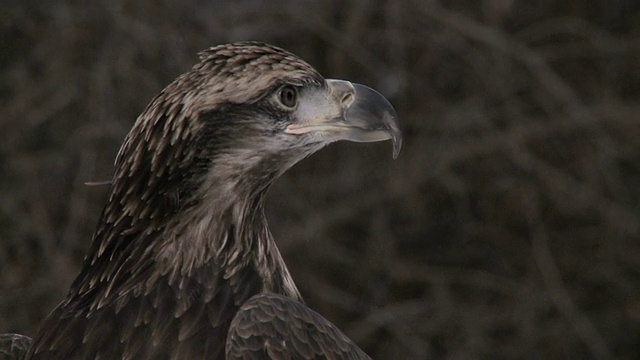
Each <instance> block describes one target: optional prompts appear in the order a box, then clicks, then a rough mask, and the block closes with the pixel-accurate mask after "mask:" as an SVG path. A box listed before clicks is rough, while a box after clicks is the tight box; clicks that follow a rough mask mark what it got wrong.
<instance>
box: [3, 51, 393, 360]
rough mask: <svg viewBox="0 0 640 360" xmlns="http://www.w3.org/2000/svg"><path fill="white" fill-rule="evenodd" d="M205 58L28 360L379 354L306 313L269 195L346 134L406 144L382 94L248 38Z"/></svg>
mask: <svg viewBox="0 0 640 360" xmlns="http://www.w3.org/2000/svg"><path fill="white" fill-rule="evenodd" d="M199 55H200V62H199V63H197V64H196V65H195V66H193V68H191V70H189V71H188V72H186V73H184V74H183V75H181V76H179V77H178V78H177V79H176V80H174V81H173V82H172V83H171V84H169V85H168V86H167V87H166V88H165V89H164V90H162V91H161V92H160V94H158V95H157V96H156V97H155V98H154V99H153V100H152V101H151V103H150V104H149V105H148V106H147V107H146V109H145V110H144V111H143V112H142V114H141V115H140V116H139V117H138V118H137V120H136V122H135V124H134V125H133V127H132V129H131V130H130V132H129V133H128V135H127V136H126V138H125V140H124V143H123V145H122V147H121V148H120V150H119V152H118V154H117V156H116V160H115V173H114V175H113V178H112V179H111V181H110V192H109V196H108V200H107V203H106V205H105V207H104V209H103V211H102V213H101V215H100V218H99V221H98V225H97V229H96V231H95V233H94V235H93V239H92V242H91V245H90V249H89V251H88V254H87V255H86V257H85V259H84V261H83V264H82V267H81V270H80V272H79V274H78V275H77V277H76V278H75V280H74V281H73V283H72V284H71V286H70V289H69V292H68V294H67V296H66V298H65V299H64V300H63V301H62V302H61V303H60V304H59V305H58V306H57V307H56V308H55V309H54V310H53V311H52V312H51V313H50V314H49V315H48V317H47V318H46V319H45V320H44V321H43V323H42V324H41V326H40V327H39V329H38V330H37V333H36V335H35V336H34V337H33V339H32V340H31V339H29V338H27V337H24V336H19V335H15V334H5V335H3V336H2V337H0V344H3V345H2V346H3V347H4V349H0V353H2V352H1V351H5V353H7V354H8V353H11V354H13V355H14V356H15V357H17V358H21V357H26V358H28V359H325V358H327V359H368V358H369V357H368V356H367V355H366V354H365V353H364V352H363V351H362V350H361V349H360V348H358V346H357V345H356V344H355V343H354V342H353V341H352V340H350V339H349V338H348V337H347V336H346V335H345V334H344V333H342V332H341V331H340V330H339V329H338V328H337V327H336V326H335V325H333V324H331V323H330V322H329V321H328V320H327V319H325V318H323V317H322V316H321V315H319V314H318V313H316V312H314V311H313V310H311V309H310V308H309V307H307V306H306V305H305V303H304V300H303V298H302V296H301V294H300V291H298V288H297V287H296V285H295V283H294V281H293V279H292V276H291V274H290V273H289V270H287V267H286V265H285V263H284V261H283V258H282V256H281V254H280V252H279V250H278V248H277V246H276V243H275V241H274V239H273V236H272V235H271V232H270V231H269V227H268V225H267V219H266V217H265V213H264V202H265V201H264V200H265V195H266V193H267V191H268V189H269V187H270V186H271V185H272V184H273V183H274V181H275V180H276V179H278V177H279V176H281V175H282V174H283V173H284V172H285V171H286V170H287V169H289V168H291V167H292V166H293V165H294V164H296V163H297V162H299V161H300V160H302V159H304V158H305V157H307V156H309V155H311V154H313V153H314V152H316V151H318V150H320V149H321V148H323V147H324V146H326V145H328V144H330V143H332V142H335V141H339V140H349V141H355V142H373V141H383V140H388V139H391V140H392V142H393V156H394V158H395V157H396V156H397V155H398V152H399V151H400V147H401V144H402V135H401V131H400V127H399V123H398V115H397V113H396V111H395V110H394V108H393V106H392V105H391V104H390V103H389V101H388V100H387V99H385V98H384V97H383V96H382V95H381V94H379V93H378V92H376V91H375V90H373V89H371V88H369V87H367V86H364V85H360V84H356V83H352V82H349V81H345V80H333V79H325V78H323V77H322V76H321V75H320V74H319V73H318V72H317V71H316V70H315V69H314V68H313V67H312V66H311V65H309V64H308V63H307V62H305V61H303V60H301V59H300V58H299V57H297V56H295V55H293V54H292V53H290V52H287V51H285V50H283V49H281V48H279V47H276V46H272V45H268V44H264V43H259V42H239V43H233V44H226V45H220V46H215V47H212V48H209V49H207V50H204V51H202V52H201V53H200V54H199Z"/></svg>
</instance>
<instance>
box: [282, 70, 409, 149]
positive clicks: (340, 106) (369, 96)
mask: <svg viewBox="0 0 640 360" xmlns="http://www.w3.org/2000/svg"><path fill="white" fill-rule="evenodd" d="M327 87H328V89H327V92H323V94H324V95H322V96H320V95H318V94H314V95H312V96H310V99H309V100H308V102H307V103H305V105H307V106H303V107H302V108H301V109H300V118H301V121H300V123H298V124H292V125H289V126H288V127H287V128H286V130H285V132H286V133H288V134H295V135H301V134H310V135H312V136H317V137H322V138H324V139H328V140H329V141H339V140H348V141H356V142H374V141H383V140H389V139H391V140H392V141H393V158H394V159H395V158H397V157H398V153H400V148H401V147H402V132H401V131H400V124H399V122H398V113H396V110H395V109H394V108H393V106H392V105H391V103H389V100H387V99H386V98H385V97H384V96H382V95H381V94H380V93H379V92H377V91H375V90H373V89H372V88H370V87H368V86H364V85H360V84H354V83H351V82H349V81H344V80H327Z"/></svg>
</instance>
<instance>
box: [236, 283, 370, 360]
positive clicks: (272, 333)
mask: <svg viewBox="0 0 640 360" xmlns="http://www.w3.org/2000/svg"><path fill="white" fill-rule="evenodd" d="M226 355H227V359H264V358H267V357H268V358H274V359H370V358H369V356H367V354H365V353H364V352H363V351H362V350H361V349H360V348H358V346H357V345H356V344H355V343H354V342H353V341H351V340H350V339H349V338H348V337H347V336H346V335H345V334H344V333H342V332H341V331H340V330H339V329H338V328H337V327H336V326H335V325H333V324H331V323H330V322H329V321H328V320H327V319H325V318H323V317H322V316H321V315H320V314H318V313H317V312H315V311H313V310H311V309H310V308H308V307H307V306H306V305H304V304H303V303H301V302H299V301H296V300H294V299H291V298H288V297H286V296H282V295H278V294H273V293H262V294H258V295H255V296H253V297H252V298H250V299H249V300H248V301H247V302H246V303H244V304H243V305H242V307H240V309H239V310H238V313H237V314H236V315H235V317H234V318H233V321H232V322H231V327H230V328H229V334H228V335H227V341H226Z"/></svg>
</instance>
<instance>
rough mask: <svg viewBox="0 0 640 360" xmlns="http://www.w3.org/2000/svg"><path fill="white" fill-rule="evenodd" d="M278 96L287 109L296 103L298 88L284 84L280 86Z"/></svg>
mask: <svg viewBox="0 0 640 360" xmlns="http://www.w3.org/2000/svg"><path fill="white" fill-rule="evenodd" d="M278 98H279V99H280V103H281V104H282V105H283V106H284V107H286V108H289V109H291V108H294V107H295V106H296V104H298V89H296V88H295V87H293V86H291V85H285V86H283V87H282V88H280V93H279V94H278Z"/></svg>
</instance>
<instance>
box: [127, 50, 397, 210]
mask: <svg viewBox="0 0 640 360" xmlns="http://www.w3.org/2000/svg"><path fill="white" fill-rule="evenodd" d="M200 58H201V62H200V63H198V64H196V65H195V66H194V67H193V68H192V69H191V70H190V71H188V72H187V73H185V74H183V75H182V76H180V77H179V78H177V79H176V80H175V81H174V82H173V83H171V84H170V85H169V86H167V87H166V88H165V89H164V90H163V91H162V92H161V93H160V94H159V95H158V96H157V97H156V98H155V99H154V100H153V101H152V102H151V103H150V104H149V106H148V107H147V108H146V109H145V111H144V112H143V113H142V114H141V115H140V116H139V118H138V119H137V121H136V123H135V125H134V126H133V128H132V130H131V132H130V133H129V134H128V136H127V138H126V140H125V143H124V145H123V146H122V148H121V150H120V152H119V154H118V156H117V159H116V166H117V171H116V181H117V180H118V179H129V180H128V181H124V182H122V187H123V188H122V189H121V191H118V189H117V188H116V189H115V190H116V191H115V193H122V192H125V193H128V194H131V195H133V194H136V193H137V194H138V195H142V198H143V199H147V198H151V197H152V196H156V195H158V194H159V193H160V194H164V195H165V197H168V199H164V201H165V202H166V203H168V204H171V203H179V202H180V201H183V200H185V201H186V200H188V199H189V198H190V196H189V194H190V193H193V191H194V190H196V188H201V189H203V188H202V186H203V185H204V186H205V187H207V186H208V185H210V184H214V183H215V184H216V185H217V186H218V187H219V185H220V184H223V183H224V184H226V185H225V186H227V187H228V188H229V189H226V190H229V191H236V190H238V189H239V188H241V189H246V191H253V192H255V191H262V190H264V189H265V188H266V187H268V186H269V184H270V183H272V182H273V181H274V180H275V179H276V178H277V177H278V176H279V175H280V174H282V173H283V172H284V171H285V170H287V169H288V168H289V167H291V166H292V165H293V164H295V163H296V162H298V161H299V160H301V159H302V158H304V157H306V156H308V155H310V154H312V153H313V152H315V151H317V150H319V149H320V148H322V147H323V146H325V145H327V144H329V143H331V142H335V141H338V140H350V141H358V142H370V141H380V140H386V139H392V140H393V143H394V151H393V153H394V157H395V156H397V154H398V152H399V150H400V146H401V139H402V138H401V133H400V129H399V125H398V120H397V119H398V116H397V114H396V112H395V110H394V108H393V107H392V106H391V104H390V103H389V102H388V101H387V100H386V99H385V98H384V97H383V96H382V95H380V94H379V93H378V92H376V91H375V90H373V89H371V88H368V87H366V86H364V85H359V84H355V83H351V82H349V81H344V80H329V79H324V78H323V77H322V76H321V75H320V74H319V73H318V72H317V71H316V70H315V69H314V68H313V67H312V66H311V65H309V64H308V63H306V62H305V61H303V60H301V59H300V58H298V57H297V56H295V55H293V54H291V53H289V52H287V51H285V50H283V49H280V48H278V47H275V46H270V45H266V44H262V43H256V42H241V43H235V44H228V45H221V46H216V47H212V48H210V49H208V50H205V51H203V52H201V53H200ZM131 180H134V181H131ZM132 187H133V189H132ZM202 195H203V194H202V193H199V194H198V195H197V196H202ZM138 199H139V197H138Z"/></svg>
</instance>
